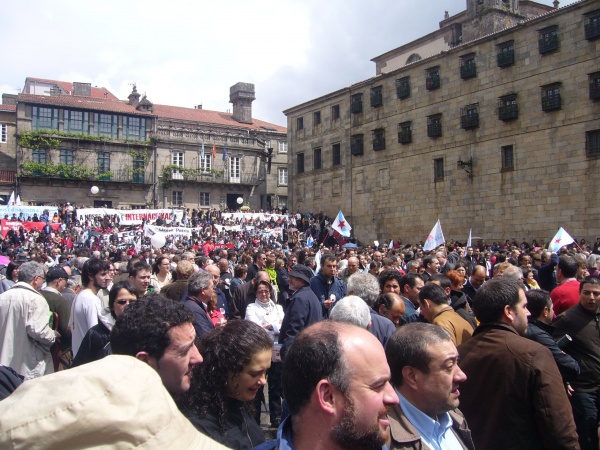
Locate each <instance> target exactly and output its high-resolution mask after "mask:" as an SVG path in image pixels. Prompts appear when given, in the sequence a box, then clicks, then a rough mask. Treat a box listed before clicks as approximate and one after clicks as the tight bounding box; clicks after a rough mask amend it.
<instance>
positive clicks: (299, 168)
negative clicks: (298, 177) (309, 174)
mask: <svg viewBox="0 0 600 450" xmlns="http://www.w3.org/2000/svg"><path fill="white" fill-rule="evenodd" d="M296 173H304V153H298V154H297V155H296Z"/></svg>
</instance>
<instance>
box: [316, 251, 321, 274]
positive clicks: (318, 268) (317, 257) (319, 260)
mask: <svg viewBox="0 0 600 450" xmlns="http://www.w3.org/2000/svg"><path fill="white" fill-rule="evenodd" d="M315 263H317V266H316V267H315V273H319V271H320V270H321V249H319V251H318V252H317V254H316V255H315Z"/></svg>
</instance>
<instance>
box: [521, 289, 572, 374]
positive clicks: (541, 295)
mask: <svg viewBox="0 0 600 450" xmlns="http://www.w3.org/2000/svg"><path fill="white" fill-rule="evenodd" d="M525 296H526V297H527V309H528V310H529V312H530V313H531V316H529V318H528V319H527V320H528V322H529V323H528V324H527V333H525V337H526V338H527V339H531V340H532V341H535V342H538V343H540V344H542V345H543V346H545V347H548V349H549V350H550V351H551V352H552V356H553V357H554V361H556V365H557V366H558V370H559V371H560V374H561V375H562V377H563V381H564V382H565V383H567V382H569V381H572V380H574V379H575V378H577V376H578V375H579V364H577V361H575V360H574V359H573V358H571V357H570V356H569V355H567V354H566V353H565V352H563V351H562V350H561V349H560V348H559V347H558V345H557V344H556V341H555V340H554V339H552V333H553V332H554V331H555V330H554V327H553V326H552V319H553V318H554V309H553V308H552V300H551V299H550V294H548V292H546V291H542V290H540V289H534V290H531V291H528V292H527V293H526V294H525Z"/></svg>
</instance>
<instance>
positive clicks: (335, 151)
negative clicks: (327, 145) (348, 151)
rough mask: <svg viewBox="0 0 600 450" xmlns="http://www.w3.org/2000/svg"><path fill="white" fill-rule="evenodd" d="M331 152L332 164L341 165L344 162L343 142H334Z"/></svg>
mask: <svg viewBox="0 0 600 450" xmlns="http://www.w3.org/2000/svg"><path fill="white" fill-rule="evenodd" d="M331 154H332V157H333V161H332V165H333V166H339V165H340V164H342V146H341V144H333V145H332V146H331Z"/></svg>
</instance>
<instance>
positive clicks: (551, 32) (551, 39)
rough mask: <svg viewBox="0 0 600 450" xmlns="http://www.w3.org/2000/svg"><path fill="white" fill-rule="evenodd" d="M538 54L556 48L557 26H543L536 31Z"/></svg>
mask: <svg viewBox="0 0 600 450" xmlns="http://www.w3.org/2000/svg"><path fill="white" fill-rule="evenodd" d="M538 34H539V47H540V54H541V55H545V54H547V53H552V52H555V51H556V50H558V26H557V25H553V26H551V27H547V28H544V29H542V30H540V31H539V32H538Z"/></svg>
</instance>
